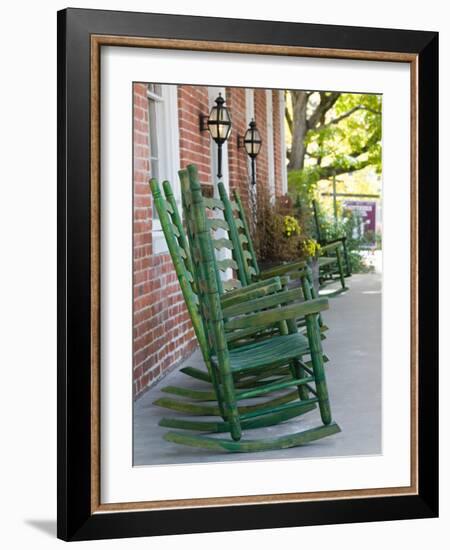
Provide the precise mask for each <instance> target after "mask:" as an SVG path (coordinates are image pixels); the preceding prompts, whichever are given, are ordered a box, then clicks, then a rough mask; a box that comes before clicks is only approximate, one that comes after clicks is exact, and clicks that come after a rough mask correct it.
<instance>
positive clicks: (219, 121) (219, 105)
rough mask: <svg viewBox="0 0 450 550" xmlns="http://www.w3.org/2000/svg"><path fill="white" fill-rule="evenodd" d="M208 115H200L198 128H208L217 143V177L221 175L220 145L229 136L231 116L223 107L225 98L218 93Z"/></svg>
mask: <svg viewBox="0 0 450 550" xmlns="http://www.w3.org/2000/svg"><path fill="white" fill-rule="evenodd" d="M215 102H216V104H215V105H214V106H213V107H212V109H211V112H210V113H209V116H206V115H200V130H202V131H203V130H209V133H210V134H211V137H212V138H213V140H214V141H215V142H216V143H217V147H218V149H217V177H218V178H221V177H222V145H223V144H224V143H225V141H226V140H227V139H228V138H229V137H230V133H231V117H230V113H229V111H228V109H227V108H226V107H225V105H224V103H225V100H224V99H223V97H222V94H221V93H219V95H218V97H217V98H216V100H215Z"/></svg>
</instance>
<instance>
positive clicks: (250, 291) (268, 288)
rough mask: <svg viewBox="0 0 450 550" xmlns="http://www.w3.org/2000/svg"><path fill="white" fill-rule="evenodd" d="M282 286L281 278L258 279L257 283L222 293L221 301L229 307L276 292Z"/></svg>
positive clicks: (224, 305)
mask: <svg viewBox="0 0 450 550" xmlns="http://www.w3.org/2000/svg"><path fill="white" fill-rule="evenodd" d="M282 288H283V285H282V282H281V280H280V278H279V277H273V278H272V279H267V280H265V281H258V282H257V283H252V284H250V285H248V286H245V287H242V288H238V289H235V290H232V291H230V292H227V293H226V294H223V295H222V297H221V300H220V301H221V304H222V307H224V308H227V307H230V306H232V305H234V304H239V303H241V302H247V301H248V300H254V299H256V298H261V297H263V296H267V295H268V294H274V293H275V292H279V291H280V290H281V289H282Z"/></svg>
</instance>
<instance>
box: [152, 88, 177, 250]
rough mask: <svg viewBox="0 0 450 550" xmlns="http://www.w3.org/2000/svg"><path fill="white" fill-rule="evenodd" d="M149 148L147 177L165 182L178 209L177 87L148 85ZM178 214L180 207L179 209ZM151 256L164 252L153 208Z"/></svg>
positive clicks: (163, 241) (161, 233)
mask: <svg viewBox="0 0 450 550" xmlns="http://www.w3.org/2000/svg"><path fill="white" fill-rule="evenodd" d="M147 98H148V119H149V148H150V159H149V160H150V177H152V178H156V179H157V180H158V182H159V183H160V184H162V182H163V181H164V180H168V181H169V182H170V184H171V186H172V189H173V191H174V194H175V198H176V200H177V204H178V206H179V207H180V206H181V194H180V184H179V181H178V170H179V166H180V151H179V141H178V138H179V133H178V88H177V86H173V85H172V86H166V85H163V84H149V85H148V90H147ZM180 212H181V208H180ZM152 218H153V223H152V227H153V229H152V244H153V254H160V253H163V252H167V244H166V240H165V238H164V235H163V232H162V228H161V223H160V221H159V219H158V214H157V212H156V209H155V208H154V207H153V211H152Z"/></svg>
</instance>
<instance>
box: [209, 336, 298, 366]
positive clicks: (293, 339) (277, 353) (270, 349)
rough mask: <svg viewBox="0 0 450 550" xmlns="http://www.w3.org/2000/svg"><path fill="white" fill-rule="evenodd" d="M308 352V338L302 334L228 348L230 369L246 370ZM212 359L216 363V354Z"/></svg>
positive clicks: (287, 359) (280, 362)
mask: <svg viewBox="0 0 450 550" xmlns="http://www.w3.org/2000/svg"><path fill="white" fill-rule="evenodd" d="M308 353H309V346H308V340H307V339H306V337H305V336H303V335H302V334H299V333H297V334H288V335H286V336H276V337H274V338H270V339H267V340H262V341H258V342H255V343H252V344H249V345H246V346H242V347H239V348H235V349H232V350H230V363H231V370H232V371H234V372H237V371H248V370H252V369H257V368H260V367H263V366H267V365H270V364H272V365H277V364H283V363H287V362H289V361H290V360H291V359H296V358H298V357H299V355H303V354H305V355H306V354H308ZM212 361H213V363H214V364H215V365H217V358H216V356H212Z"/></svg>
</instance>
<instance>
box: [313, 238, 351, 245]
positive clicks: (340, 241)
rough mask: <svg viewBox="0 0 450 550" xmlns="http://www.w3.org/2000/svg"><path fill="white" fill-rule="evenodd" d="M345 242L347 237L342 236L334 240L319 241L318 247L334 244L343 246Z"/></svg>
mask: <svg viewBox="0 0 450 550" xmlns="http://www.w3.org/2000/svg"><path fill="white" fill-rule="evenodd" d="M346 241H347V236H346V235H342V237H336V238H335V239H330V240H328V241H327V240H322V241H320V243H319V244H320V245H321V246H322V245H323V246H326V245H327V244H334V243H342V244H345V242H346Z"/></svg>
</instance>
